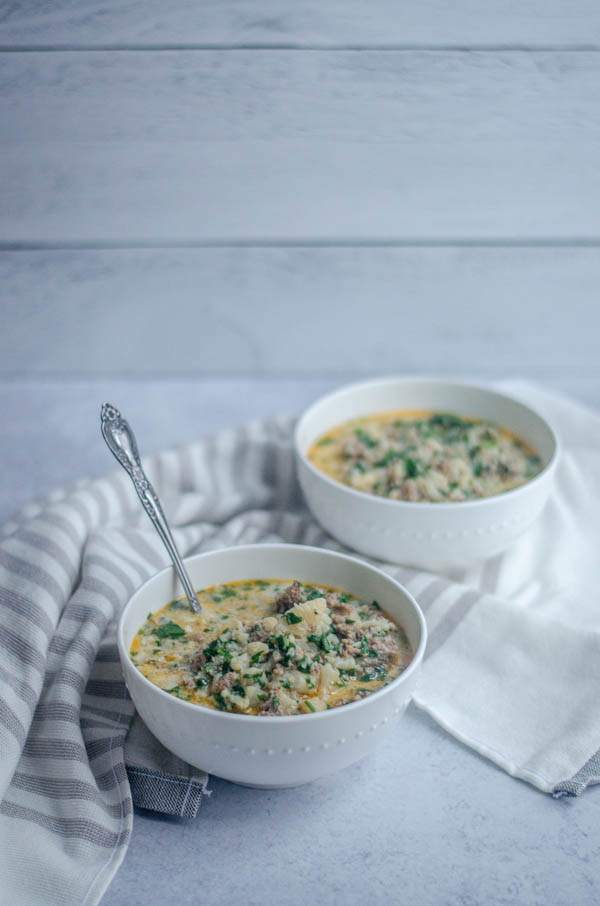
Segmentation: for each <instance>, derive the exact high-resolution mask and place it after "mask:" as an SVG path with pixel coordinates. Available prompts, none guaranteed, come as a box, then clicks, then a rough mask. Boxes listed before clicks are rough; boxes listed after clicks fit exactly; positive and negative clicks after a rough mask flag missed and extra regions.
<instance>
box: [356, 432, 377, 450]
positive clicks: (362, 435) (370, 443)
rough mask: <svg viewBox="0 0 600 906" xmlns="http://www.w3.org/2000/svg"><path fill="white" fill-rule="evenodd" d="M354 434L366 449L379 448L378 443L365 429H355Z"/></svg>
mask: <svg viewBox="0 0 600 906" xmlns="http://www.w3.org/2000/svg"><path fill="white" fill-rule="evenodd" d="M354 433H355V434H356V436H357V438H358V439H359V441H360V442H361V444H364V446H365V447H375V446H377V441H375V440H373V438H372V437H371V435H370V434H367V432H366V431H365V430H364V429H363V428H355V429H354Z"/></svg>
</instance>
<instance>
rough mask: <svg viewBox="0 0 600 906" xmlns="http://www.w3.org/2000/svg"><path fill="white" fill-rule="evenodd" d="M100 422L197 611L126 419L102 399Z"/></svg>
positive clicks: (192, 591) (105, 438) (105, 436)
mask: <svg viewBox="0 0 600 906" xmlns="http://www.w3.org/2000/svg"><path fill="white" fill-rule="evenodd" d="M100 422H101V428H102V436H103V437H104V440H105V441H106V443H107V445H108V449H109V450H110V452H111V453H112V454H113V456H114V457H115V459H116V460H117V461H118V462H119V463H120V464H121V465H122V466H123V468H124V469H125V471H126V472H127V474H128V475H129V477H130V478H131V480H132V482H133V485H134V487H135V489H136V491H137V495H138V497H139V498H140V500H141V501H142V505H143V507H144V509H145V510H146V512H147V513H148V515H149V516H150V519H151V520H152V523H153V525H154V527H155V529H156V531H157V532H158V534H159V535H160V537H161V539H162V542H163V544H164V546H165V547H166V549H167V550H168V552H169V556H170V557H171V560H172V561H173V566H174V567H175V569H176V571H177V575H178V576H179V579H180V581H181V584H182V585H183V588H184V591H185V594H186V597H187V599H188V601H189V604H190V607H191V608H192V610H193V611H195V612H196V613H199V612H200V605H199V604H198V600H197V598H196V592H195V591H194V586H193V585H192V583H191V581H190V577H189V576H188V574H187V571H186V568H185V566H184V565H183V560H182V559H181V557H180V556H179V551H178V550H177V546H176V544H175V541H174V540H173V536H172V534H171V529H170V528H169V523H168V522H167V519H166V517H165V514H164V513H163V510H162V507H161V505H160V501H159V499H158V497H157V496H156V492H155V490H154V488H153V487H152V485H151V484H150V482H149V481H148V478H147V477H146V475H145V474H144V470H143V469H142V464H141V462H140V454H139V452H138V448H137V443H136V441H135V435H134V433H133V431H132V430H131V428H130V427H129V423H128V422H127V421H126V420H125V419H124V418H123V416H122V415H121V413H120V412H119V410H118V409H116V408H115V406H111V405H110V403H104V405H103V406H102V409H101V411H100Z"/></svg>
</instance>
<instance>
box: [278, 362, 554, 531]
mask: <svg viewBox="0 0 600 906" xmlns="http://www.w3.org/2000/svg"><path fill="white" fill-rule="evenodd" d="M410 383H429V384H439V385H440V386H442V385H443V386H445V387H448V386H451V387H456V388H457V389H459V390H460V389H462V388H465V389H467V388H468V389H472V390H481V391H483V392H484V393H488V394H490V395H493V396H497V397H501V398H503V399H505V400H508V401H509V402H510V403H516V404H517V405H518V406H521V407H522V408H523V409H526V410H528V411H529V412H530V413H531V414H532V415H534V416H535V417H536V418H538V419H539V420H540V421H541V422H542V423H543V425H544V427H545V428H546V429H547V430H548V433H549V434H550V437H551V439H552V442H553V450H552V454H551V456H550V458H549V459H548V462H547V463H546V465H545V466H544V468H543V469H542V470H541V472H538V474H537V475H536V476H535V477H534V478H530V479H529V480H528V481H526V482H525V483H524V484H522V485H519V486H518V487H516V488H510V489H509V490H508V491H502V492H501V493H500V494H490V496H489V497H479V498H477V499H475V500H448V501H438V502H437V503H436V502H434V501H431V500H421V501H419V500H390V499H389V498H388V497H378V496H377V495H376V494H369V493H368V492H367V491H358V490H356V488H351V487H350V486H349V485H346V484H344V483H343V482H341V481H336V480H335V479H334V478H330V477H329V475H326V474H325V473H324V472H321V471H320V470H319V469H317V468H316V466H314V465H313V464H312V463H311V461H310V460H309V459H308V457H307V455H306V453H305V452H304V450H303V449H302V447H301V445H300V432H301V430H302V428H303V427H304V424H305V423H306V421H307V420H308V419H309V418H310V416H311V415H313V413H314V411H315V410H316V409H317V408H318V407H319V406H321V405H323V404H324V403H329V402H332V401H334V400H335V398H336V397H337V396H343V395H345V394H346V393H349V392H352V391H358V390H365V389H369V388H373V389H375V388H378V387H382V386H384V385H386V384H387V385H393V384H410ZM346 421H348V419H346ZM338 424H340V425H341V424H343V422H339V423H338ZM334 427H335V426H334ZM501 427H502V426H501ZM294 450H295V453H296V456H297V457H298V458H299V459H300V461H301V462H302V465H303V466H304V468H306V469H307V470H308V471H309V472H310V473H311V474H312V475H313V476H314V477H315V478H317V479H319V480H321V481H323V482H324V483H325V484H327V485H328V486H329V487H331V488H333V489H335V490H336V491H338V492H340V493H343V494H348V495H349V496H350V499H357V500H360V501H365V500H369V501H373V502H374V504H375V505H382V506H387V507H392V508H396V509H397V508H401V509H405V510H407V511H409V512H423V511H425V510H428V511H432V510H434V511H436V512H438V513H439V512H440V507H442V508H443V511H444V512H453V511H456V510H465V509H472V508H477V507H481V506H486V505H487V506H489V505H490V503H491V502H493V501H498V500H507V499H510V498H513V497H514V496H516V495H518V494H521V493H523V492H526V491H527V490H529V488H532V487H533V486H534V485H536V484H538V483H539V482H540V481H541V480H542V479H545V478H547V476H548V475H550V474H551V473H552V472H554V470H555V469H556V465H557V463H558V458H559V455H560V450H561V446H560V441H559V438H558V434H557V432H556V430H555V428H554V427H553V425H552V423H551V422H550V421H549V420H548V419H547V418H546V416H544V415H542V414H541V413H540V412H539V411H538V410H537V409H535V408H534V407H533V406H531V405H529V403H525V402H523V400H520V399H518V398H517V397H515V396H512V395H511V394H509V393H503V392H502V391H501V390H497V389H496V388H495V387H493V386H492V385H487V384H482V383H479V382H478V381H468V380H455V379H453V378H452V379H450V380H446V379H444V378H436V377H429V376H426V375H414V376H410V375H404V376H403V375H400V376H398V377H393V376H392V377H390V376H387V377H379V378H372V379H369V380H366V381H355V382H353V383H352V384H344V385H343V386H342V387H338V389H337V390H332V391H330V392H329V393H325V394H324V395H323V396H320V397H318V399H316V400H315V401H314V402H313V403H311V404H310V406H309V407H308V408H307V409H305V410H304V412H303V413H302V415H301V416H300V418H299V419H298V421H297V422H296V426H295V428H294Z"/></svg>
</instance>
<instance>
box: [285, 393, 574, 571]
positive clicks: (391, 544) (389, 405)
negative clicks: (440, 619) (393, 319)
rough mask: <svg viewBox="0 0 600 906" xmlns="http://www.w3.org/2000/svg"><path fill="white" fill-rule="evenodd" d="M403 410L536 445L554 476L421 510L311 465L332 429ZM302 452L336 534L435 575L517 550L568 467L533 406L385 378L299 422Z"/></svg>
mask: <svg viewBox="0 0 600 906" xmlns="http://www.w3.org/2000/svg"><path fill="white" fill-rule="evenodd" d="M393 409H398V410H401V409H407V410H409V409H429V410H438V411H442V412H453V413H456V414H461V415H471V416H474V417H477V418H482V419H489V420H490V421H493V422H497V423H498V424H500V425H502V426H504V427H505V428H509V429H510V430H511V431H514V432H515V433H516V434H518V435H519V436H520V437H522V438H523V439H524V440H525V441H526V442H527V443H529V444H531V446H532V447H533V448H534V449H535V450H536V451H537V452H538V453H539V455H540V456H541V458H542V462H543V464H544V467H543V469H542V471H541V472H540V474H539V475H537V476H536V477H535V478H533V479H532V480H531V481H528V482H527V483H526V484H524V485H522V486H521V487H519V488H515V489H514V490H511V491H507V492H505V493H504V494H498V495H496V496H494V497H486V498H484V499H482V500H467V501H461V502H450V503H427V502H421V503H415V502H408V501H404V500H388V499H386V498H382V497H376V496H375V495H372V494H366V493H363V492H361V491H355V490H354V489H352V488H350V487H348V486H347V485H343V484H341V483H340V482H337V481H334V480H333V479H331V478H328V477H327V476H326V475H324V474H323V473H322V472H319V471H318V470H317V469H316V468H315V467H314V466H313V465H312V464H311V463H310V462H309V461H308V459H307V456H306V454H307V451H308V450H309V448H310V447H311V445H312V444H313V443H314V442H315V441H316V440H317V439H318V438H319V437H320V436H321V435H322V434H324V433H325V432H326V431H328V430H329V429H331V428H333V427H335V426H336V425H339V424H340V423H341V422H344V421H346V420H347V419H351V418H356V417H358V416H363V415H369V414H375V413H377V412H385V411H386V410H393ZM295 449H296V461H297V466H298V476H299V479H300V484H301V486H302V490H303V491H304V495H305V497H306V500H307V502H308V505H309V507H310V509H311V510H312V512H313V513H314V515H315V517H316V518H317V519H318V520H319V522H320V523H321V525H322V526H323V527H324V528H325V529H326V530H327V531H328V532H330V533H331V534H332V535H333V536H334V537H336V538H338V539H339V540H340V541H342V542H343V543H344V544H347V545H348V546H349V547H352V548H354V549H355V550H357V551H360V552H361V553H363V554H368V555H370V556H373V557H378V558H380V559H382V560H387V561H391V562H392V563H404V564H407V565H413V566H420V567H424V568H426V569H434V570H435V569H443V568H445V567H451V566H462V565H466V564H468V563H469V562H471V561H473V560H479V559H481V558H484V557H491V556H492V555H493V554H497V553H499V552H500V551H502V550H504V549H505V548H507V547H509V545H511V544H512V543H513V542H514V541H516V539H517V538H518V537H519V536H520V535H522V534H523V532H525V531H526V530H527V529H528V528H529V526H530V525H531V524H532V523H533V522H534V520H535V519H537V517H538V516H539V514H540V512H541V510H542V508H543V506H544V504H545V503H546V500H547V498H548V495H549V494H550V491H551V489H552V482H553V478H554V472H555V468H556V463H557V458H558V440H557V438H556V435H555V433H554V431H553V429H552V428H551V426H550V425H549V424H548V422H547V421H546V420H545V419H544V418H542V416H541V415H540V414H539V413H538V412H535V411H534V410H533V409H531V408H530V407H529V406H526V405H525V404H524V403H521V402H519V401H518V400H516V399H513V398H512V397H510V396H506V395H505V394H503V393H499V392H497V391H496V390H491V389H489V388H488V387H484V386H480V385H477V384H471V383H466V382H458V381H445V380H441V379H433V378H384V379H381V380H374V381H367V382H364V383H360V384H352V385H350V386H348V387H344V388H342V389H341V390H337V391H335V392H333V393H330V394H328V395H327V396H324V397H322V398H321V399H320V400H317V402H316V403H314V404H313V405H312V406H311V407H310V408H309V409H308V410H307V411H306V412H305V413H304V415H303V416H302V418H301V419H300V421H299V422H298V425H297V427H296V433H295Z"/></svg>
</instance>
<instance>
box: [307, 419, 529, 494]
mask: <svg viewBox="0 0 600 906" xmlns="http://www.w3.org/2000/svg"><path fill="white" fill-rule="evenodd" d="M308 459H309V461H310V462H311V463H312V464H313V465H314V466H315V467H316V468H317V469H319V470H320V471H321V472H324V473H325V475H328V476H329V477H330V478H333V479H335V480H336V481H339V482H342V483H343V484H346V485H348V486H349V487H351V488H354V490H356V491H362V492H364V493H367V494H374V495H376V496H378V497H386V498H388V499H390V500H409V501H415V502H417V501H429V502H433V503H444V502H448V501H461V500H473V499H477V498H482V497H491V496H493V495H495V494H502V493H504V492H505V491H509V490H511V489H512V488H516V487H519V486H520V485H522V484H525V482H527V481H530V480H531V479H532V478H534V477H535V476H536V475H537V474H538V473H539V472H540V471H541V469H542V460H541V458H540V457H539V456H538V454H537V452H536V451H535V450H533V449H532V448H531V447H530V446H528V444H526V443H525V441H524V440H522V439H521V438H519V437H517V436H516V435H515V434H513V433H512V432H511V431H508V430H507V429H506V428H502V427H501V426H499V425H496V424H494V423H493V422H487V421H482V420H480V419H476V418H469V417H466V416H463V415H454V414H452V413H447V412H431V411H410V412H405V411H398V412H384V413H379V414H377V415H369V416H365V417H362V418H355V419H352V420H350V421H347V422H344V423H343V424H341V425H338V426H337V427H335V428H333V429H332V430H330V431H328V432H327V433H325V434H323V435H322V436H321V437H320V438H319V439H318V440H317V442H316V443H315V444H313V446H312V447H311V448H310V450H309V451H308Z"/></svg>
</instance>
